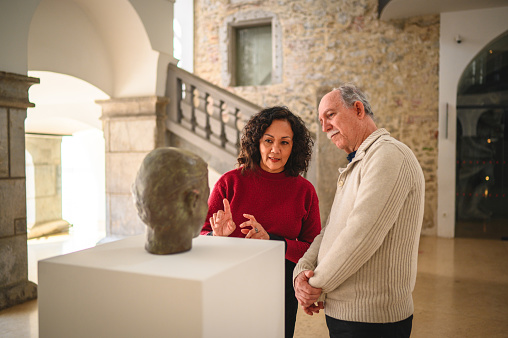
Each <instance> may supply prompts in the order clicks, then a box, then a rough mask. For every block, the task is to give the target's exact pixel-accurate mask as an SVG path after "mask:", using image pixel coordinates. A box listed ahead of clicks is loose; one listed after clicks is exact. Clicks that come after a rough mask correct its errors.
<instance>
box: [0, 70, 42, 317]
mask: <svg viewBox="0 0 508 338" xmlns="http://www.w3.org/2000/svg"><path fill="white" fill-rule="evenodd" d="M36 83H39V79H36V78H32V77H27V76H24V75H19V74H13V73H6V72H0V310H2V309H4V308H7V307H10V306H14V305H17V304H20V303H23V302H25V301H28V300H31V299H35V298H36V297H37V285H35V284H34V283H32V282H30V281H28V258H27V243H26V240H27V237H26V236H27V235H26V188H25V119H26V108H28V107H33V106H34V105H33V104H32V103H30V102H28V88H30V86H31V85H33V84H36Z"/></svg>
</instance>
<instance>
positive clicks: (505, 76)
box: [455, 32, 508, 239]
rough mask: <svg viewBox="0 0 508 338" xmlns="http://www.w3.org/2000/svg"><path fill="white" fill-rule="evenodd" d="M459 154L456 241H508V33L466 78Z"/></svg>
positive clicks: (491, 46) (461, 93)
mask: <svg viewBox="0 0 508 338" xmlns="http://www.w3.org/2000/svg"><path fill="white" fill-rule="evenodd" d="M456 154H457V159H456V208H455V210H456V223H455V235H456V237H475V238H490V239H506V238H508V163H507V160H508V32H505V33H503V34H502V35H501V36H499V37H498V38H496V39H494V40H493V41H492V42H491V43H489V44H488V45H487V46H486V47H485V48H484V49H483V50H481V51H480V53H478V54H477V55H476V57H475V58H474V59H473V60H472V61H471V62H470V63H469V65H468V66H467V67H466V70H465V71H464V73H463V74H462V76H461V79H460V81H459V86H458V91H457V152H456Z"/></svg>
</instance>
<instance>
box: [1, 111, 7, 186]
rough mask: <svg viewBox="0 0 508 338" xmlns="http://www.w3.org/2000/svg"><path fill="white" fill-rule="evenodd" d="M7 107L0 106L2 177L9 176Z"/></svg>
mask: <svg viewBox="0 0 508 338" xmlns="http://www.w3.org/2000/svg"><path fill="white" fill-rule="evenodd" d="M8 125H9V123H8V121H7V109H6V108H2V107H0V177H7V176H9V149H8V144H9V142H8V140H9V139H8V138H7V135H8V132H7V126H8Z"/></svg>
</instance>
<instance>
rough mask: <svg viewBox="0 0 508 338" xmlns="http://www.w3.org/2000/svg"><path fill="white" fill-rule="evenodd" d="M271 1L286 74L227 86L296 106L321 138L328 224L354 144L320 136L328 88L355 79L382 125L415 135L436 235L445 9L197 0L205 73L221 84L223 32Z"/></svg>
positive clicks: (198, 69) (410, 138)
mask: <svg viewBox="0 0 508 338" xmlns="http://www.w3.org/2000/svg"><path fill="white" fill-rule="evenodd" d="M256 9H262V10H263V11H269V12H271V13H273V14H274V15H275V16H277V19H278V20H279V22H280V26H281V29H282V36H281V41H280V43H281V44H282V50H283V53H282V55H283V56H282V67H283V70H282V82H281V83H278V84H274V85H268V86H256V87H253V86H248V87H228V88H227V89H228V90H230V91H232V92H233V93H235V94H238V95H240V96H241V97H243V98H245V99H247V100H249V101H251V102H253V103H255V104H258V105H260V106H272V105H286V106H288V107H289V108H290V109H291V110H292V111H293V112H295V113H297V114H299V115H300V116H301V117H302V118H303V119H304V121H305V122H306V123H307V125H308V126H309V128H310V129H311V131H313V132H315V133H316V134H317V135H318V136H317V144H316V145H317V147H316V148H317V151H315V152H314V154H313V156H315V159H316V160H317V168H318V170H317V184H316V189H317V191H318V196H319V199H320V209H321V216H322V220H323V222H325V221H326V219H327V217H328V213H329V206H330V205H331V202H332V199H333V194H334V192H335V191H334V190H335V189H331V188H330V182H331V184H332V187H334V186H335V182H336V178H337V176H338V172H337V168H338V167H339V166H341V165H342V163H344V157H345V156H344V155H345V154H344V152H342V151H340V150H338V149H334V148H333V145H332V147H331V146H330V141H328V140H327V139H326V137H322V136H323V135H320V133H321V131H320V128H319V123H318V122H317V106H318V103H319V100H320V98H321V97H322V95H323V94H324V93H326V92H327V90H329V89H331V88H333V87H336V86H337V85H338V84H340V83H341V82H354V83H356V84H357V85H359V86H360V87H362V88H363V89H364V90H365V92H366V93H367V94H368V96H369V98H370V102H371V105H372V107H373V110H374V114H375V115H376V123H377V125H378V127H383V128H386V129H387V130H388V131H390V132H391V133H392V136H394V137H395V138H397V139H399V140H401V141H402V142H404V143H406V144H407V145H408V146H409V147H410V148H411V149H412V150H413V152H414V153H415V155H416V157H417V158H418V160H419V162H420V164H421V166H422V168H423V171H424V174H425V180H426V202H425V203H426V204H425V215H424V224H423V233H426V234H435V232H436V224H435V214H436V209H437V177H436V172H437V153H438V151H437V130H438V93H439V90H438V83H439V27H440V22H439V16H437V15H433V16H425V17H418V18H411V19H405V20H393V21H388V22H384V21H380V20H379V19H378V18H377V1H376V0H354V1H346V0H317V1H287V0H280V1H277V2H274V1H267V0H266V1H265V0H256V1H254V0H243V1H242V0H237V1H226V0H207V1H205V0H196V1H195V68H194V69H195V73H196V74H197V75H198V76H201V77H203V78H204V79H206V80H208V81H210V82H212V83H214V84H218V85H220V84H221V69H220V67H219V65H221V64H224V62H223V60H222V58H223V57H225V55H226V56H227V54H225V53H223V49H224V48H223V46H221V44H220V37H219V32H220V29H221V26H222V24H223V21H224V20H225V18H227V17H228V16H230V15H233V14H234V13H237V12H247V11H251V10H256Z"/></svg>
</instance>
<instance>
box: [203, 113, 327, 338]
mask: <svg viewBox="0 0 508 338" xmlns="http://www.w3.org/2000/svg"><path fill="white" fill-rule="evenodd" d="M312 145H313V141H312V139H311V137H310V133H309V131H308V130H307V128H306V127H305V124H304V123H303V121H302V120H301V119H300V118H299V117H297V116H295V115H294V114H293V113H292V112H291V111H289V109H288V108H286V107H272V108H267V109H264V110H262V111H261V112H259V113H258V114H256V115H254V116H253V117H252V118H251V119H250V120H249V122H248V123H247V125H246V126H245V128H244V130H243V135H242V140H241V152H240V155H239V156H238V165H239V168H237V169H234V170H231V171H229V172H227V173H225V174H224V175H222V176H221V178H220V179H219V180H218V181H217V183H216V184H215V187H214V189H213V191H212V193H211V195H210V198H209V200H208V216H207V221H206V222H205V225H204V226H203V229H202V231H201V234H202V235H209V236H212V235H213V236H231V237H245V238H253V239H264V240H280V241H284V242H285V248H286V249H285V250H286V254H285V257H286V260H285V269H286V273H285V290H286V293H285V296H286V297H285V299H286V306H285V332H286V337H292V336H293V332H294V327H295V321H296V312H297V309H298V301H297V300H296V298H295V293H294V289H293V282H292V277H293V269H294V267H295V265H296V263H297V262H298V260H299V259H300V258H301V257H302V256H303V254H304V253H305V251H306V250H307V249H308V248H309V245H310V243H311V242H312V241H313V240H314V237H315V236H316V235H317V234H319V232H320V231H321V220H320V216H319V203H318V197H317V194H316V191H315V189H314V187H313V186H312V184H311V183H310V182H309V181H307V180H306V179H305V178H303V177H302V176H300V173H303V172H305V171H307V168H308V166H309V162H310V157H311V152H312Z"/></svg>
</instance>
